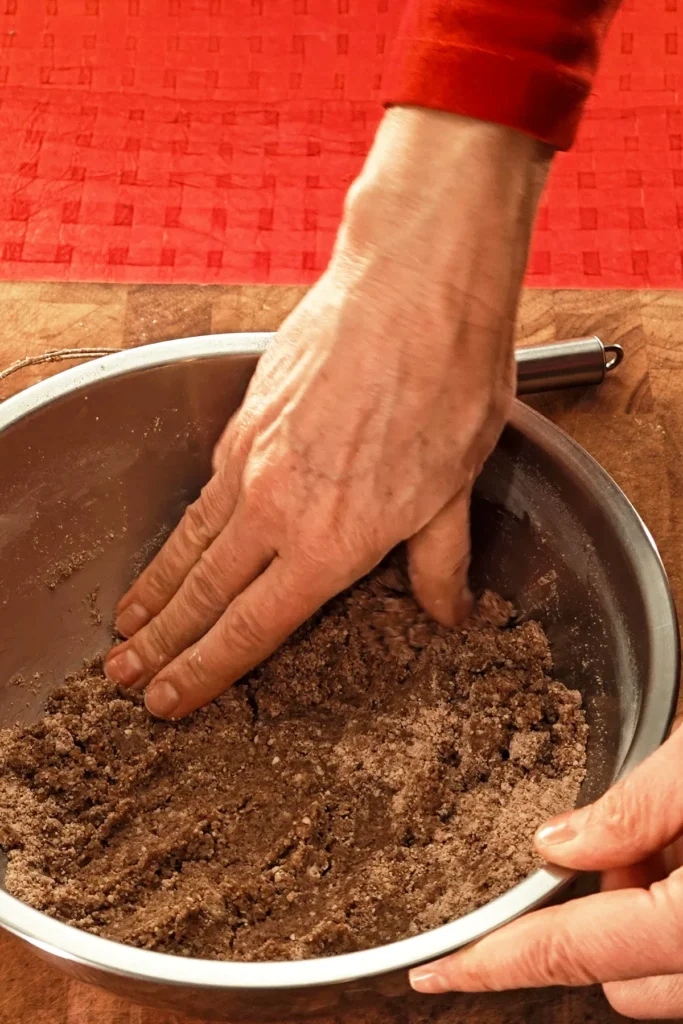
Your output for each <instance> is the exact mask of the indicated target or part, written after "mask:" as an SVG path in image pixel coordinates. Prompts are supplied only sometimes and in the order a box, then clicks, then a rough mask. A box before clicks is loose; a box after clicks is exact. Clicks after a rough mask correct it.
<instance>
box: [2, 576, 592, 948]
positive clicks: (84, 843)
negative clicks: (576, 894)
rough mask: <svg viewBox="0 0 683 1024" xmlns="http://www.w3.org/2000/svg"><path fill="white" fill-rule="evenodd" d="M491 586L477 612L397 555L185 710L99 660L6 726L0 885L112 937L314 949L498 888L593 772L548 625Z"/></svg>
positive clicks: (425, 916)
mask: <svg viewBox="0 0 683 1024" xmlns="http://www.w3.org/2000/svg"><path fill="white" fill-rule="evenodd" d="M512 616H513V609H512V607H511V605H509V604H508V603H506V602H505V601H503V600H502V599H501V598H500V597H497V596H496V595H494V594H491V593H486V594H484V596H483V597H482V598H481V600H480V601H479V604H478V607H477V609H476V612H475V614H474V616H473V617H472V618H471V619H470V621H469V622H468V623H466V625H465V626H464V627H463V628H462V630H460V631H455V632H452V631H449V630H446V629H443V628H442V627H440V626H438V625H436V624H434V623H433V622H431V621H429V620H428V618H427V617H426V616H425V615H424V614H423V613H422V612H420V611H419V610H418V609H417V607H416V605H415V604H414V602H413V600H412V598H411V597H410V595H409V592H408V588H407V586H406V583H405V580H404V577H403V575H402V573H401V571H400V570H399V569H398V568H396V567H395V566H394V565H393V564H390V565H389V566H386V565H385V566H383V567H382V568H381V569H380V570H378V571H377V572H375V573H374V574H373V575H371V576H370V577H368V578H366V579H364V580H362V581H361V582H360V583H359V584H357V585H356V586H355V587H353V588H352V589H351V590H350V591H348V592H346V593H345V594H343V595H341V596H340V597H338V598H336V599H335V600H334V601H332V602H331V603H330V604H329V605H327V606H326V608H325V609H324V610H323V611H322V612H321V613H320V614H318V615H317V616H316V617H315V618H314V619H312V620H311V621H310V622H308V623H307V624H306V625H305V626H303V627H302V628H301V629H300V630H299V631H298V632H297V633H296V635H295V636H294V637H292V638H291V639H290V640H289V641H288V642H287V643H286V644H285V645H284V646H283V647H282V648H281V649H280V650H279V651H278V652H277V653H276V654H275V655H274V656H273V657H272V658H270V660H269V661H268V662H266V663H265V664H264V665H262V666H261V667H260V668H258V669H256V670H255V671H253V672H252V673H251V674H250V675H249V676H248V677H247V678H246V679H245V680H243V681H242V682H241V683H239V684H238V685H236V686H234V687H233V688H232V689H230V690H228V692H227V693H225V694H224V695H223V696H222V697H220V698H218V700H216V701H215V702H214V703H213V704H211V705H209V706H208V707H206V708H204V709H202V710H201V711H198V712H196V713H195V714H193V715H192V716H190V718H188V719H186V720H184V721H181V722H177V723H166V722H157V721H154V720H153V719H152V718H151V717H150V716H149V715H148V714H147V712H146V711H145V708H144V705H143V704H142V702H141V700H140V698H131V697H128V696H122V695H121V694H120V693H119V692H118V691H117V689H116V688H115V687H114V686H112V685H111V684H110V683H108V682H107V681H106V680H105V679H104V678H103V676H102V673H101V669H100V667H99V666H98V667H95V668H92V669H90V670H88V671H86V672H84V673H82V674H80V675H79V676H77V677H75V678H71V679H69V680H68V681H67V682H66V684H65V685H64V686H63V687H62V688H61V689H60V690H59V691H57V692H56V693H55V694H54V695H53V696H52V697H51V699H50V700H49V702H48V706H47V710H46V713H45V716H44V718H43V719H42V721H40V722H39V723H38V724H37V725H33V726H30V727H28V728H19V727H17V728H14V729H10V730H6V731H4V732H3V733H0V845H2V847H3V848H4V849H5V850H6V851H7V853H8V855H9V862H8V867H7V888H8V890H9V891H10V892H11V893H12V894H13V895H14V896H17V897H18V898H19V899H21V900H24V901H25V902H26V903H29V904H30V905H31V906H33V907H36V908H38V909H39V910H43V911H45V912H46V913H48V914H50V915H51V916H53V917H56V918H59V919H60V920H62V921H66V922H68V923H69V924H72V925H76V926H77V927H79V928H84V929H86V930H87V931H89V932H92V933H94V934H97V935H104V936H106V937H107V938H110V939H116V940H118V941H120V942H125V943H130V944H132V945H135V946H140V947H144V948H147V949H156V950H160V951H163V952H168V953H177V954H181V955H185V956H196V957H208V958H215V959H226V958H231V959H238V960H271V959H277V960H282V959H299V958H306V957H317V956H325V955H330V954H334V953H343V952H346V951H350V950H355V949H364V948H368V947H370V946H375V945H379V944H382V943H386V942H390V941H392V940H394V939H400V938H403V937H406V936H409V935H415V934H416V933H418V932H422V931H425V930H427V929H429V928H434V927H435V926H437V925H441V924H443V923H445V922H446V921H449V920H451V919H452V918H455V917H458V916H459V915H461V914H464V913H466V912H467V911H469V910H472V909H473V908H475V907H478V906H480V905H481V904H483V903H485V902H486V901H487V900H489V899H491V898H493V897H494V896H498V895H499V894H501V893H503V892H504V891H505V890H506V889H508V888H509V887H510V886H512V885H514V884H515V883H516V882H518V881H520V880H521V879H522V878H524V877H525V876H526V875H527V874H528V873H529V872H530V871H531V870H532V869H533V868H534V867H535V866H536V862H535V859H534V855H533V853H532V851H531V838H532V834H533V832H534V829H535V828H536V827H537V826H538V825H539V823H540V822H542V821H543V820H544V819H545V818H546V817H547V816H548V815H551V814H554V813H557V812H559V811H561V810H563V809H565V808H567V807H569V806H571V805H572V804H573V803H574V802H575V799H576V796H577V793H578V790H579V786H580V783H581V781H582V779H583V777H584V764H585V748H586V735H587V729H586V724H585V718H584V713H583V711H582V709H581V698H580V696H579V694H578V693H577V692H574V691H571V690H568V689H566V687H564V686H563V685H562V684H561V683H559V682H556V681H554V680H553V679H552V677H551V676H550V674H549V673H550V672H551V667H552V666H551V658H550V653H549V650H548V643H547V640H546V637H545V635H544V633H543V631H542V629H541V627H540V626H539V625H538V624H537V623H535V622H526V623H524V624H522V625H515V624H514V623H513V621H512Z"/></svg>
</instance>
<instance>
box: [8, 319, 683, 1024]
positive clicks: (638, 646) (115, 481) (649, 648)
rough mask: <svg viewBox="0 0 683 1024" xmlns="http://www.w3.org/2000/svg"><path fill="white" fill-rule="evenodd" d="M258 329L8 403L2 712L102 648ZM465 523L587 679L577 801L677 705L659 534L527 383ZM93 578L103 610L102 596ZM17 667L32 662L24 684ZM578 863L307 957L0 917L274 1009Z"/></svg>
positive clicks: (466, 927)
mask: <svg viewBox="0 0 683 1024" xmlns="http://www.w3.org/2000/svg"><path fill="white" fill-rule="evenodd" d="M265 340H266V336H265V335H224V336H215V337H205V338H194V339H189V340H185V341H173V342H165V343H162V344H158V345H150V346H146V347H143V348H138V349H134V350H131V351H127V352H122V353H120V354H118V355H113V356H108V357H107V358H104V359H100V360H99V361H97V362H96V363H91V364H90V365H88V366H83V367H79V368H76V369H72V370H68V371H67V372H65V373H60V374H58V375H57V376H55V377H53V378H52V379H50V380H48V381H46V382H44V383H42V384H38V385H36V386H35V387H32V388H29V389H28V390H27V391H25V392H23V393H21V394H19V395H17V396H16V397H14V398H11V399H9V400H8V401H6V402H5V403H4V404H3V405H1V406H0V624H1V625H0V726H6V725H10V724H12V723H13V722H15V721H16V720H20V721H24V722H27V721H31V720H35V719H36V718H37V717H38V715H39V714H40V710H41V706H42V702H43V699H44V697H45V695H46V693H47V692H48V691H49V690H50V689H51V687H53V686H54V685H56V684H58V683H59V682H60V681H61V680H62V679H63V677H64V675H65V673H68V672H70V671H73V670H75V669H78V668H79V667H80V666H81V664H82V662H83V660H84V659H85V658H90V657H92V656H94V655H95V654H97V653H98V652H100V651H102V650H103V649H105V648H106V647H107V644H108V636H109V624H108V622H107V616H108V615H109V614H110V612H111V609H112V608H113V605H114V603H115V600H116V599H117V597H118V596H119V595H120V594H122V593H123V591H124V590H125V589H126V587H127V585H128V584H129V582H130V580H131V578H132V576H133V575H134V573H135V572H136V571H137V570H138V569H139V568H140V566H141V565H142V564H143V563H144V561H145V560H146V559H147V558H148V557H149V556H150V554H151V553H152V552H153V551H154V550H155V548H156V547H157V546H158V544H159V543H160V541H161V539H162V538H163V536H164V535H165V534H166V533H167V531H168V530H169V528H170V527H171V526H172V525H173V524H174V523H175V522H176V521H177V520H178V518H179V517H180V514H181V512H182V509H183V507H184V506H185V504H186V503H187V502H188V500H190V499H192V498H193V497H194V496H195V495H196V493H197V492H198V490H199V488H200V486H201V485H202V483H203V482H204V480H205V479H206V478H207V475H208V473H209V467H210V456H211V450H212V446H213V444H214V442H215V440H216V438H217V437H218V435H219V433H220V431H221V429H222V427H223V426H224V424H225V422H226V420H227V419H228V417H229V415H230V414H231V413H232V412H233V410H234V409H235V408H236V407H237V405H238V403H239V402H240V399H241V398H242V395H243V393H244V390H245V387H246V385H247V383H248V380H249V377H250V375H251V373H252V371H253V369H254V365H255V362H256V359H257V357H258V355H259V353H260V352H261V351H262V348H263V346H264V344H265ZM473 524H474V531H473V534H474V551H475V559H474V566H473V575H474V583H475V585H477V586H481V585H482V584H484V583H486V584H488V585H490V586H492V587H494V588H496V589H497V590H500V591H502V592H503V593H504V594H505V595H508V596H510V597H513V598H514V599H515V601H516V603H517V606H518V607H519V609H520V612H521V614H522V615H523V616H534V617H537V618H538V619H540V620H541V622H542V623H543V625H544V626H545V628H546V630H547V631H548V634H549V637H550V640H551V643H552V645H553V649H554V657H555V662H556V671H557V674H558V676H559V678H561V679H562V680H564V681H565V682H567V683H568V684H569V685H571V686H576V687H578V688H579V689H580V690H581V691H582V693H583V694H584V698H585V702H586V705H587V709H588V716H589V722H590V726H591V738H590V747H589V761H588V778H587V782H586V784H585V786H584V790H583V793H582V800H584V801H586V800H590V799H592V798H594V797H595V796H597V795H598V794H599V793H601V792H602V791H603V790H604V789H605V788H606V787H607V786H608V785H609V784H610V783H611V782H612V781H613V780H614V779H615V778H617V777H618V776H619V775H620V774H622V773H623V772H625V771H627V770H629V769H631V768H633V767H634V766H635V765H636V764H638V763H639V762H640V761H642V759H643V758H644V757H646V756H647V755H648V754H649V753H650V752H651V751H652V750H654V749H655V747H657V746H658V744H659V743H661V741H662V740H663V739H664V736H665V734H666V732H667V728H668V726H669V723H670V719H671V715H672V712H673V709H674V706H675V700H676V693H677V683H678V634H677V626H676V618H675V611H674V608H673V604H672V600H671V595H670V592H669V587H668V583H667V580H666V576H665V573H664V570H663V568H662V565H661V562H660V560H659V557H658V555H657V551H656V549H655V547H654V545H653V543H652V540H651V539H650V536H649V534H648V532H647V530H646V529H645V527H644V526H643V524H642V522H641V521H640V519H639V518H638V516H637V514H636V513H635V511H634V509H633V508H632V507H631V505H630V504H629V502H628V501H627V500H626V498H625V497H624V495H623V494H622V493H621V491H620V490H619V489H618V488H617V487H616V485H615V484H614V483H613V482H612V480H611V479H610V478H609V477H608V476H607V475H606V474H605V473H604V472H603V471H602V470H601V469H600V467H599V466H598V465H597V464H596V463H595V462H594V461H593V460H592V459H591V458H590V457H589V456H588V455H587V454H586V453H585V452H584V451H583V450H582V449H581V448H580V447H579V446H578V445H576V444H575V443H574V442H573V441H571V440H570V439H569V438H568V437H566V436H565V435H564V434H563V433H562V432H561V431H560V430H558V429H557V428H556V427H554V426H553V425H552V424H551V423H549V422H548V421H547V420H545V419H543V418H542V417H541V416H539V415H537V414H536V413H534V412H532V411H530V410H529V409H528V408H526V407H524V406H522V405H519V404H518V405H517V406H516V408H515V411H514V414H513V417H512V422H511V424H510V426H509V427H508V428H507V430H506V431H505V434H504V436H503V438H502V440H501V442H500V444H499V446H498V448H497V450H496V452H495V453H494V455H493V456H492V458H491V460H490V462H489V463H488V464H487V466H486V469H485V471H484V473H483V475H482V477H481V480H480V481H479V485H478V489H477V497H476V502H475V508H474V514H473ZM74 567H77V571H73V569H74ZM97 588H99V591H98V595H97V603H98V607H99V608H101V609H102V611H103V613H104V614H103V621H102V622H101V623H98V622H97V621H95V620H96V618H97V616H94V615H93V614H92V599H91V598H89V595H92V594H93V592H94V591H96V590H97ZM17 673H20V674H21V676H23V677H24V678H25V679H27V680H31V679H32V677H34V674H37V675H36V676H35V680H34V681H33V683H31V684H30V685H28V686H26V687H22V686H17V685H12V686H10V685H9V680H10V679H11V678H12V677H13V676H15V675H16V674H17ZM2 876H3V871H2V865H1V864H0V881H1V880H2ZM566 881H567V875H566V874H563V873H561V872H558V871H554V870H548V869H544V870H539V871H536V872H535V873H534V874H533V875H531V876H530V877H529V878H527V879H526V880H525V881H523V882H522V883H521V884H520V885H517V886H516V887H515V888H514V889H512V890H510V891H509V892H508V893H506V894H505V895H504V896H502V897H500V898H499V899H496V900H494V901H493V902H491V903H489V904H487V905H486V906H484V907H482V908H481V909H479V910H477V911H475V912H474V913H471V914H468V915H467V916H466V917H463V918H461V919H460V920H457V921H453V922H451V923H449V924H446V925H444V926H443V927H441V928H437V929H436V930H434V931H431V932H428V933H425V934H422V935H419V936H416V937H414V938H410V939H406V940H405V941H402V942H396V943H393V944H391V945H387V946H382V947H379V948H376V949H372V950H368V951H366V952H359V953H351V954H348V955H344V956H334V957H329V958H326V959H317V960H308V961H301V962H297V963H249V964H242V963H217V962H211V961H203V960H192V959H187V958H183V957H172V956H168V955H165V954H161V953H155V952H151V951H146V950H139V949H133V948H130V947H127V946H123V945H120V944H118V943H114V942H110V941H107V940H105V939H101V938H97V937H94V936H91V935H88V934H86V933H84V932H81V931H79V930H77V929H74V928H71V927H68V926H66V925H64V924H61V923H59V922H58V921H55V920H53V919H51V918H49V917H47V916H46V915H44V914H41V913H39V912H38V911H35V910H33V909H31V908H29V907H27V906H25V905H24V904H22V903H20V902H18V901H17V900H15V899H13V898H12V897H11V896H9V895H8V894H7V893H6V892H5V891H4V889H0V924H2V925H3V926H4V927H5V928H7V929H8V930H9V931H11V932H13V933H14V934H15V935H17V936H19V937H21V938H22V939H24V940H25V941H26V942H29V943H30V944H31V945H33V946H34V947H36V949H37V951H38V952H39V953H40V954H41V955H42V956H43V957H45V958H47V959H48V960H50V961H52V962H53V963H55V964H56V965H58V966H59V967H61V968H62V969H63V970H64V971H66V972H67V973H69V974H71V975H73V976H75V977H77V978H80V979H82V980H84V981H88V982H92V983H95V984H98V985H101V986H103V987H105V988H107V989H110V990H112V991H114V992H116V993H119V994H121V995H124V996H128V997H130V998H132V999H134V1000H137V1001H139V1002H147V1003H150V1004H154V1005H157V1006H161V1007H166V1008H169V1009H171V1010H174V1011H178V1012H185V1013H188V1014H191V1015H192V1016H200V1017H214V1018H216V1019H229V1020H257V1019H264V1018H265V1019H268V1018H274V1017H279V1018H280V1019H281V1018H283V1017H286V1016H296V1015H301V1014H308V1013H316V1012H319V1013H322V1012H325V1011H326V1010H328V1009H331V1008H335V1009H336V1010H337V1011H339V1010H342V1009H343V1008H344V1007H345V1006H347V1007H357V1006H358V1004H359V1003H360V1002H362V1001H364V1000H368V999H371V998H376V997H378V996H383V995H384V996H391V995H397V994H403V993H405V992H406V991H407V982H406V968H407V967H409V966H410V965H414V964H418V963H420V962H424V961H427V960H429V959H431V958H433V957H438V956H442V955H444V954H445V953H447V952H449V951H451V950H453V949H455V948H457V947H458V946H462V945H464V944H465V943H468V942H471V941H473V940H474V939H476V938H478V937H480V936H481V935H483V934H484V933H486V932H488V931H490V930H491V929H494V928H497V927H498V926H500V925H501V924H503V923H505V922H506V921H509V920H510V919H511V918H513V917H516V916H517V915H519V914H521V913H523V912H524V911H527V910H529V909H530V908H532V907H535V906H537V905H539V904H540V903H543V902H544V901H546V900H548V899H549V898H551V897H552V896H553V895H554V894H556V893H557V892H558V891H559V890H560V889H561V888H562V886H563V885H564V884H566Z"/></svg>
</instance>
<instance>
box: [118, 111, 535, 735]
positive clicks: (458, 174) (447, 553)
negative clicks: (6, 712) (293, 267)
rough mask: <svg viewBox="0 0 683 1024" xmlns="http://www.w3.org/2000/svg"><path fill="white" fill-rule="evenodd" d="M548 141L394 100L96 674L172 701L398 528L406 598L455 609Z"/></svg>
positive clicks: (177, 711) (288, 621)
mask: <svg viewBox="0 0 683 1024" xmlns="http://www.w3.org/2000/svg"><path fill="white" fill-rule="evenodd" d="M548 162H549V151H548V150H547V147H545V146H543V145H542V144H540V143H537V142H535V141H534V140H532V139H530V138H527V137H526V136H523V135H521V134H518V133H516V132H514V131H512V130H509V129H506V128H500V127H498V126H495V125H490V124H484V123H482V122H476V121H470V120H468V119H465V118H460V117H456V116H454V115H449V114H440V113H437V112H434V111H426V110H417V109H399V108H397V109H394V110H392V111H390V112H389V113H388V114H387V115H386V117H385V120H384V122H383V124H382V126H381V128H380V131H379V133H378V137H377V140H376V142H375V145H374V148H373V150H372V152H371V154H370V156H369V158H368V160H367V163H366V166H365V169H364V171H363V174H362V175H361V177H360V179H359V180H358V181H357V182H356V183H355V185H354V186H353V187H352V189H351V192H350V194H349V198H348V200H347V204H346V211H345V216H344V220H343V223H342V227H341V230H340V233H339V237H338V241H337V245H336V249H335V252H334V255H333V257H332V260H331V263H330V266H329V269H328V270H327V272H326V273H325V274H324V275H323V277H322V278H321V279H320V281H319V282H318V283H317V284H316V286H315V287H314V288H313V289H312V290H311V291H310V292H309V293H308V295H307V296H306V298H305V299H304V300H303V302H302V303H301V304H300V305H299V307H298V308H297V309H296V310H295V311H294V313H293V314H292V315H291V316H290V317H289V318H288V319H287V321H286V322H285V323H284V325H283V326H282V328H281V330H280V331H279V332H278V335H277V338H276V340H275V342H274V343H273V344H272V346H271V347H270V348H269V349H268V351H267V352H266V353H265V355H264V356H263V357H262V359H261V360H260V362H259V364H258V367H257V370H256V373H255V374H254V377H253V379H252V382H251V385H250V387H249V390H248V393H247V395H246V397H245V400H244V402H243V404H242V407H241V408H240V409H239V411H238V412H237V413H236V415H235V416H234V417H233V418H232V420H231V421H230V423H229V424H228V427H227V429H226V431H225V434H224V436H223V438H222V440H221V441H220V442H219V444H218V446H217V448H216V452H215V458H214V474H213V476H212V478H211V480H210V481H209V483H208V484H207V485H206V487H205V488H204V490H203V491H202V494H201V496H200V498H199V499H198V501H196V502H195V503H194V504H193V505H191V506H190V507H189V508H188V509H187V511H186V513H185V515H184V517H183V519H182V521H181V523H180V525H179V526H178V528H177V529H176V530H175V532H174V533H173V534H172V535H171V537H170V538H169V540H168V541H167V542H166V544H165V546H164V547H163V549H162V550H161V552H160V553H159V554H158V555H157V557H156V558H155V559H154V560H153V561H152V563H151V564H150V566H149V567H148V568H147V569H146V570H145V571H144V572H143V574H142V575H141V577H140V578H139V579H138V580H137V582H136V583H135V584H134V585H133V587H132V588H131V590H130V591H129V592H128V594H126V596H125V597H124V598H123V600H122V601H121V602H120V604H119V606H118V609H117V626H118V628H119V630H120V631H121V633H122V634H123V635H124V636H128V637H130V639H129V640H128V641H127V642H126V643H124V644H123V645H121V646H118V647H115V648H114V649H113V650H112V651H111V652H110V654H109V656H108V658H107V660H106V664H105V670H106V673H107V675H108V676H109V678H110V679H112V680H113V681H115V682H117V683H120V684H122V685H126V686H129V687H134V688H137V689H142V688H143V687H145V686H147V687H148V689H147V692H146V702H147V707H148V708H149V710H150V711H151V712H152V713H153V714H155V715H158V716H160V717H164V718H179V717H181V716H183V715H186V714H187V713H188V712H190V711H192V710H193V709H194V708H197V707H199V706H200V705H203V704H205V703H206V702H207V701H209V700H211V699H212V698H213V697H215V696H217V695H218V694H219V693H221V691H222V690H224V689H225V688H226V687H227V686H229V685H230V684H231V683H233V682H234V681H235V680H237V679H238V678H240V676H242V675H243V674H244V673H245V672H247V671H248V670H249V669H250V668H252V667H253V666H254V665H256V664H258V663H259V662H260V661H262V660H263V659H264V658H266V657H267V656H268V655H269V654H271V653H272V651H273V650H275V649H276V648H277V647H278V646H279V645H280V644H281V643H282V642H283V641H284V640H285V638H286V637H287V636H288V635H289V634H290V633H291V632H293V630H295V629H296V628H297V627H298V626H299V625H300V624H301V623H302V622H303V621H305V620H306V619H307V618H308V617H309V616H310V615H312V614H313V613H314V612H315V611H316V610H317V609H318V608H319V607H320V606H321V605H322V604H323V603H324V602H325V601H327V600H328V599H329V598H331V597H333V596H334V595H335V594H337V593H338V592H339V591H340V590H342V589H344V588H345V587H347V586H349V585H350V584H351V583H353V582H354V581H355V580H356V579H358V578H359V577H360V576H362V575H364V574H365V573H367V572H368V571H369V570H370V569H371V568H373V566H375V565H376V564H377V563H378V562H379V561H380V560H381V559H382V558H383V557H384V555H385V554H386V553H387V552H388V551H390V550H391V549H392V548H393V547H394V546H395V545H397V544H398V543H399V542H401V541H405V540H407V541H408V556H409V569H410V575H411V579H412V583H413V586H414V590H415V594H416V596H417V599H418V600H419V601H420V602H421V603H422V605H423V606H424V608H425V609H426V610H427V611H428V612H430V613H431V614H432V615H433V616H434V617H435V618H436V619H438V620H439V621H440V622H442V623H445V624H449V625H454V624H455V623H456V622H457V620H458V619H459V618H460V617H462V616H464V615H465V614H466V612H467V611H468V609H469V603H470V597H469V591H468V589H467V568H468V560H469V528H468V512H469V500H470V493H471V488H472V484H473V481H474V478H475V477H476V475H477V473H478V472H479V470H480V469H481V466H482V464H483V462H484V460H485V459H486V457H487V456H488V455H489V453H490V451H491V449H492V448H493V446H494V444H495V443H496V440H497V438H498V436H499V434H500V431H501V429H502V427H503V425H504V422H505V419H506V417H507V415H508V411H509V408H510V403H511V401H512V397H513V389H514V353H513V344H512V329H513V322H514V316H515V311H516V306H517V300H518V295H519V290H520V285H521V280H522V275H523V272H524V268H525V264H526V257H527V249H528V242H529V235H530V231H531V225H532V221H533V216H534V212H535V207H536V202H537V199H538V196H539V193H540V191H541V188H542V185H543V182H544V180H545V174H546V171H547V167H548Z"/></svg>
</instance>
